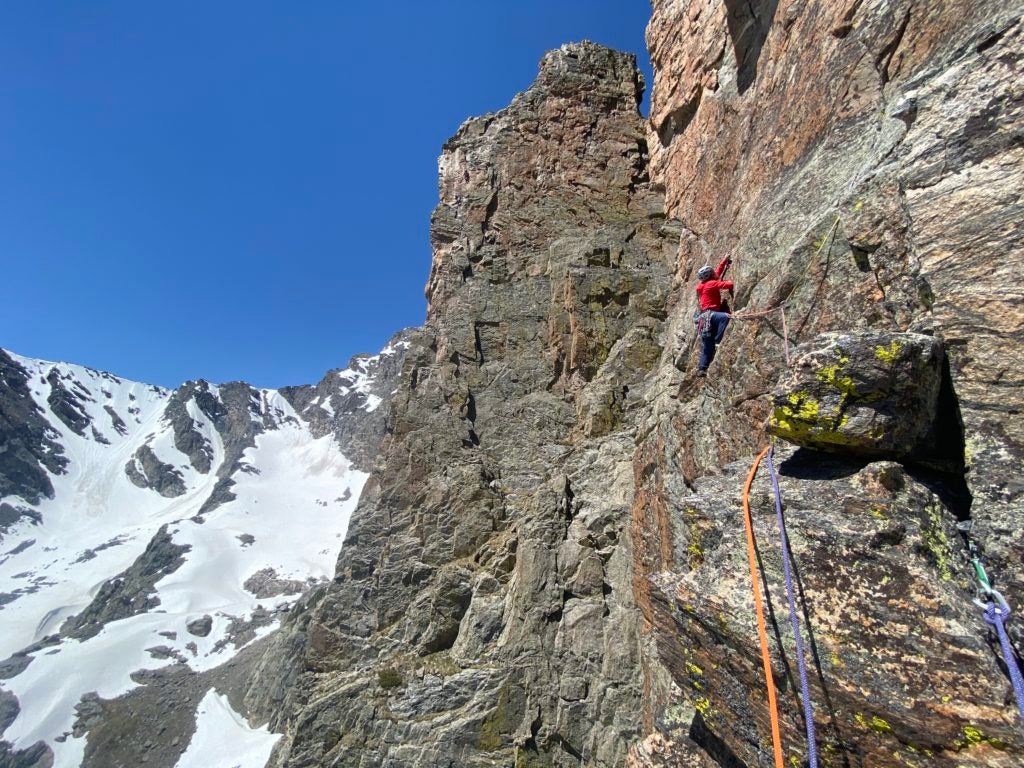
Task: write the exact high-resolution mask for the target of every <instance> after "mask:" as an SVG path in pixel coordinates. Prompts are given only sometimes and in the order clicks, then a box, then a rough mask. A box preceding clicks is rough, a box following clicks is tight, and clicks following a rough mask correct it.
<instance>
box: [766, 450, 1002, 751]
mask: <svg viewBox="0 0 1024 768" xmlns="http://www.w3.org/2000/svg"><path fill="white" fill-rule="evenodd" d="M774 453H775V447H774V446H773V447H772V448H771V450H769V451H768V471H769V472H770V473H771V476H772V490H773V491H774V492H775V515H776V516H777V517H778V519H779V536H780V538H781V539H782V571H783V573H784V574H785V576H786V599H787V600H789V623H790V624H791V625H792V626H793V637H794V638H796V666H797V669H798V670H799V672H800V695H801V697H802V698H803V705H804V725H805V726H806V728H807V761H808V764H809V765H810V768H818V744H817V740H816V739H815V737H814V711H813V710H812V709H811V692H810V686H809V685H808V684H807V666H806V665H805V664H804V641H803V638H802V636H801V634H800V619H799V618H797V613H796V597H795V596H794V594H793V593H794V589H793V576H792V573H791V570H792V568H791V566H790V562H789V541H788V540H787V539H786V521H785V519H784V518H783V517H782V491H780V490H779V476H778V475H777V474H775V464H774V463H773V462H772V456H773V454H774ZM1018 674H1019V673H1018Z"/></svg>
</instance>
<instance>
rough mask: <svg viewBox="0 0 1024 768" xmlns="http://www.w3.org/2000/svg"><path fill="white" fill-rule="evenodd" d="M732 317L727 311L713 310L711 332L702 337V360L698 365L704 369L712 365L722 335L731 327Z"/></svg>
mask: <svg viewBox="0 0 1024 768" xmlns="http://www.w3.org/2000/svg"><path fill="white" fill-rule="evenodd" d="M730 319H731V317H730V316H729V314H728V313H726V312H712V313H711V318H710V320H709V321H708V324H709V326H710V331H711V333H710V334H709V335H708V336H706V337H701V344H702V345H703V346H702V348H701V351H700V362H699V363H697V367H698V368H700V369H701V370H702V371H706V370H707V369H708V366H709V365H711V361H712V360H714V359H715V349H716V348H717V347H718V345H719V344H720V343H721V341H722V337H723V336H725V329H726V328H728V327H729V320H730Z"/></svg>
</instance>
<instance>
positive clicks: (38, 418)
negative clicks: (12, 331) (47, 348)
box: [0, 350, 67, 526]
mask: <svg viewBox="0 0 1024 768" xmlns="http://www.w3.org/2000/svg"><path fill="white" fill-rule="evenodd" d="M54 437H55V435H54V434H53V430H52V429H51V428H50V427H49V425H47V423H46V421H45V419H43V418H42V412H41V410H40V408H39V406H38V405H37V404H36V403H35V402H34V401H33V400H32V396H31V394H30V393H29V389H28V374H27V373H26V372H25V370H24V369H23V368H22V367H21V366H19V365H18V364H17V363H15V361H14V360H12V359H11V357H10V356H9V355H8V354H7V353H6V352H4V351H3V350H0V497H4V496H19V497H21V498H22V499H24V500H25V501H26V502H27V503H28V504H38V503H39V501H40V499H43V498H51V497H52V496H53V482H52V481H51V480H50V478H49V477H48V476H47V473H46V470H49V471H50V472H56V473H60V472H63V470H64V468H65V467H66V466H67V459H66V458H64V456H63V455H62V454H63V450H61V448H60V446H59V445H58V444H57V443H56V442H55V440H54ZM3 508H10V509H11V514H12V516H13V510H14V507H13V505H8V504H3V505H0V510H2V509H3ZM0 515H2V511H0ZM18 517H20V514H19V515H18ZM15 519H17V518H15ZM3 520H4V518H3V517H0V526H2V525H3V524H4V522H3ZM7 522H8V524H9V523H10V522H13V520H9V521H7Z"/></svg>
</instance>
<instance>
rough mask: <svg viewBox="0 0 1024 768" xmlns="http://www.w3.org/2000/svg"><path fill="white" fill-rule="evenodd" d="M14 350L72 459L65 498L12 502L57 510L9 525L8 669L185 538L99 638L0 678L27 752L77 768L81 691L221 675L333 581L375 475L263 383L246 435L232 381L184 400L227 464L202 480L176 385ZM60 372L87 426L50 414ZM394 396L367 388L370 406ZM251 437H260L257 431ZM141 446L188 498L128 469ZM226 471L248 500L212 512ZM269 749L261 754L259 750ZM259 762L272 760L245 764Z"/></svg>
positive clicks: (16, 740)
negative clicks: (136, 566) (110, 585)
mask: <svg viewBox="0 0 1024 768" xmlns="http://www.w3.org/2000/svg"><path fill="white" fill-rule="evenodd" d="M8 354H9V353H8ZM10 358H11V359H13V360H14V362H15V363H16V364H17V365H19V366H21V367H22V368H23V369H24V371H25V372H26V373H27V374H28V377H29V388H30V390H31V396H32V400H33V401H34V403H35V405H36V406H37V407H38V408H39V411H40V412H41V413H42V415H43V416H44V418H45V419H46V422H47V424H48V428H49V429H51V430H52V433H51V434H50V437H51V438H53V439H54V441H55V442H57V443H58V444H59V445H60V446H61V447H62V448H63V451H64V455H65V456H66V458H67V459H68V464H67V467H66V471H65V473H64V474H56V473H52V472H51V473H49V474H50V480H51V481H52V484H53V489H54V493H53V498H43V499H42V500H41V501H40V502H39V503H38V504H29V503H28V500H27V499H25V498H22V497H17V496H14V497H4V498H0V502H8V503H9V504H12V505H15V506H18V507H21V508H29V509H31V510H32V511H33V513H34V514H33V517H38V518H41V519H39V520H38V521H36V520H33V519H31V518H29V517H23V518H21V519H20V520H19V521H18V522H16V523H15V524H14V525H13V526H10V527H9V528H8V529H7V530H6V532H2V529H0V621H2V623H3V632H2V633H0V659H3V658H5V657H8V656H10V655H11V654H14V653H16V652H18V651H21V650H22V649H25V648H27V647H29V646H32V644H34V643H39V642H40V641H44V640H45V638H47V637H48V636H53V635H55V634H56V633H58V632H60V630H61V627H62V625H63V624H64V622H65V620H66V619H67V618H68V617H70V616H74V615H76V614H78V613H80V612H81V611H83V610H84V609H86V607H87V606H89V605H90V603H91V601H92V600H93V598H94V596H95V595H96V594H97V592H99V590H100V589H101V587H103V585H104V584H105V583H106V582H108V581H109V580H111V579H112V578H114V577H116V576H118V575H119V574H121V573H122V572H124V571H125V570H126V569H128V568H129V566H131V565H132V564H133V562H135V561H136V559H137V558H139V557H140V555H143V552H144V551H145V550H146V547H147V545H148V544H149V543H150V541H151V540H152V539H153V537H154V535H155V534H157V532H158V531H160V529H161V527H162V526H167V532H168V533H169V534H170V536H171V541H172V542H173V545H175V546H182V547H188V549H187V551H184V552H183V554H182V555H181V557H182V558H183V559H184V562H183V563H181V564H180V566H178V567H177V568H174V569H172V570H170V571H169V572H166V573H164V574H163V575H162V576H161V577H160V578H159V580H158V581H156V582H155V584H154V585H153V587H152V589H151V590H148V593H147V594H146V595H144V596H143V597H145V598H146V600H147V606H148V607H147V608H146V609H145V610H141V611H137V612H135V613H134V615H127V616H125V617H120V618H117V619H116V620H113V621H109V622H107V623H105V624H104V625H103V626H102V628H101V629H100V630H99V632H98V633H96V634H94V636H91V637H86V638H85V639H76V638H72V637H68V636H66V635H67V632H66V631H65V633H64V634H65V636H63V637H61V638H56V639H54V640H53V641H52V642H51V643H50V644H47V645H45V647H41V648H38V649H35V650H33V652H32V653H30V658H31V661H30V663H29V664H28V666H27V667H26V668H25V669H24V670H23V671H21V672H20V673H19V674H16V675H14V676H13V677H10V678H9V679H6V680H2V681H0V688H3V689H6V690H7V691H10V692H11V693H13V694H14V695H15V696H17V699H18V703H19V706H20V710H21V711H20V714H19V715H18V717H17V718H16V719H15V720H14V722H13V723H12V724H11V725H10V726H9V727H8V728H7V730H6V731H5V732H4V733H3V734H2V738H3V739H4V740H5V741H7V742H10V743H11V744H12V745H13V748H14V749H16V750H17V749H25V748H28V747H30V746H32V745H33V744H35V743H36V742H38V741H44V742H46V743H47V744H48V745H49V746H50V748H51V749H52V750H53V751H54V755H55V763H54V765H55V766H56V768H77V766H79V765H80V763H81V760H82V757H83V754H84V748H85V736H81V737H75V736H73V735H72V726H73V724H74V722H75V718H76V713H75V705H76V704H77V703H78V702H79V701H80V700H81V697H82V695H83V694H86V693H89V692H93V691H95V692H96V693H98V694H99V696H100V697H101V698H104V699H109V698H113V697H116V696H118V695H120V694H123V693H125V692H126V691H128V690H130V689H131V688H132V687H134V686H135V685H136V683H135V682H133V680H132V678H131V673H132V672H134V671H136V670H140V669H155V668H159V667H161V666H165V665H168V664H172V663H174V662H175V661H178V662H183V663H186V664H188V665H189V666H190V667H192V668H193V669H195V670H197V671H203V670H207V669H211V668H213V667H216V666H218V665H220V664H223V663H224V662H225V661H227V660H228V659H230V658H231V657H232V656H234V655H235V654H237V653H238V651H239V650H240V649H241V648H242V647H244V645H245V644H246V643H247V642H251V641H252V640H254V639H255V638H258V637H260V636H263V635H265V634H266V633H268V632H272V631H274V629H276V627H277V626H278V624H279V621H278V617H279V615H280V612H281V611H282V610H286V609H287V607H288V605H289V604H290V603H291V602H294V600H296V599H297V598H298V597H299V595H300V593H301V592H302V591H303V590H304V589H306V588H308V587H309V586H311V585H312V584H315V583H316V582H318V581H322V580H325V579H328V578H330V576H331V575H332V573H333V568H334V564H335V561H336V559H337V556H338V552H339V550H340V548H341V543H342V540H343V539H344V535H345V530H346V528H347V525H348V519H349V516H350V515H351V513H352V510H353V509H354V508H355V505H356V503H357V501H358V498H359V495H360V492H361V491H362V487H363V483H364V482H365V480H366V477H367V475H366V474H365V473H364V472H361V471H359V470H357V469H355V468H354V467H353V466H352V463H351V462H350V461H349V460H348V459H347V458H346V457H345V456H344V455H343V454H342V453H341V450H340V449H339V447H338V444H337V442H336V441H335V438H334V436H333V435H332V434H326V435H323V436H321V437H314V436H313V434H312V433H311V431H310V428H309V424H308V423H307V421H306V420H305V419H304V418H303V417H302V416H301V415H299V414H297V413H296V412H295V410H294V409H293V408H292V406H291V405H290V404H289V402H288V400H287V399H286V398H285V397H284V396H282V395H281V394H280V393H279V392H277V391H274V390H255V389H253V390H251V393H250V396H249V398H248V402H246V403H244V404H243V406H244V408H248V409H249V410H248V417H249V418H248V422H247V421H246V419H245V418H244V414H243V416H242V418H241V422H242V423H243V426H244V429H242V428H240V427H238V426H231V425H233V424H235V422H232V421H231V419H230V418H228V417H226V416H225V413H230V411H231V407H233V406H232V405H231V404H230V403H229V402H228V401H227V400H226V399H225V398H224V397H223V394H222V392H221V390H220V389H218V388H217V387H213V386H207V385H204V386H203V387H200V388H198V389H197V388H195V387H193V388H192V389H189V390H185V389H184V388H183V390H181V391H187V392H192V391H193V390H195V391H196V392H199V394H196V395H195V396H194V397H190V399H188V400H187V402H186V407H185V411H186V412H187V418H185V417H179V418H180V419H184V421H182V422H181V423H184V424H186V425H187V424H188V420H189V419H191V425H190V427H189V428H190V429H191V431H192V432H194V433H195V434H194V435H192V437H193V439H195V440H196V441H198V443H200V444H202V443H203V441H205V445H206V446H207V448H208V451H207V452H208V454H209V455H211V456H212V462H211V466H210V467H209V468H208V469H207V471H205V472H204V471H202V469H203V468H202V467H199V468H197V467H196V466H195V465H194V463H193V461H192V460H190V458H189V456H188V455H186V453H184V452H182V450H179V448H178V447H176V442H177V441H176V435H175V428H174V425H173V424H172V421H171V418H170V417H169V415H168V406H169V404H170V402H171V400H172V398H173V396H174V394H175V393H173V392H171V391H169V390H165V389H161V388H159V387H151V386H148V385H145V384H140V383H137V382H131V381H126V380H123V379H120V378H117V377H115V376H112V375H110V374H107V373H102V372H99V371H94V370H91V369H88V368H84V367H81V366H76V365H69V364H65V363H49V362H44V361H40V360H33V359H29V358H23V357H19V356H16V355H10ZM54 372H56V374H57V376H58V377H59V385H57V386H60V387H63V389H64V390H65V391H66V392H67V393H70V395H69V397H70V398H71V401H72V402H73V403H74V404H75V407H76V408H78V410H80V411H81V413H82V415H84V417H85V418H87V419H88V422H89V423H88V426H87V427H85V428H84V429H83V428H81V424H72V425H70V426H69V424H67V423H65V420H62V418H59V417H58V415H57V413H56V412H55V410H54V408H53V407H52V399H53V389H54V384H53V381H54V377H53V373H54ZM341 375H342V378H343V379H345V380H346V384H347V386H348V387H352V386H353V385H356V386H364V385H365V383H364V382H365V379H366V374H365V372H363V371H343V372H341ZM232 386H235V385H232ZM207 393H208V395H211V396H212V399H210V397H208V396H207ZM204 398H205V399H204ZM179 399H180V397H179ZM244 399H245V398H243V400H244ZM325 401H326V398H325ZM379 404H380V402H379V398H376V397H374V396H372V395H370V394H369V393H368V392H367V397H366V398H365V403H364V404H363V406H362V408H361V410H362V411H363V412H370V411H372V410H374V409H376V408H377V407H378V406H379ZM332 415H333V414H332ZM356 417H357V415H356V416H353V415H349V416H347V418H356ZM339 418H341V417H339ZM235 421H236V422H237V421H238V420H237V419H236V420H235ZM181 423H179V425H178V427H179V431H180V427H181ZM226 425H228V426H226ZM74 426H78V429H77V430H76V429H75V428H73V427H74ZM240 429H241V431H240ZM321 431H322V430H321ZM248 432H252V433H253V434H252V436H251V438H245V434H248ZM244 439H249V440H250V442H251V443H252V444H251V445H249V446H248V447H246V448H245V449H244V451H242V452H241V455H240V458H238V459H237V460H235V461H233V462H231V461H229V458H230V457H228V454H229V453H230V449H231V446H237V444H239V441H242V440H244ZM143 446H148V447H149V449H150V450H151V451H152V453H153V454H154V455H155V457H156V459H157V460H158V462H159V463H160V464H161V465H162V466H164V471H165V472H167V473H176V474H177V475H178V476H179V477H180V479H181V481H182V487H179V488H177V490H179V491H181V492H180V494H179V495H176V496H171V495H162V493H161V492H158V491H157V490H156V489H155V487H140V485H139V484H137V483H136V482H133V481H132V480H131V479H130V478H129V476H128V473H127V472H126V465H128V464H129V463H131V462H136V463H135V466H136V468H139V467H141V464H139V463H138V460H137V459H136V458H133V457H136V455H137V452H138V451H139V449H140V448H141V447H143ZM236 455H237V452H236ZM199 463H200V464H202V462H199ZM223 477H229V478H230V479H231V480H232V481H233V485H232V486H231V488H230V491H231V494H233V495H234V498H233V499H229V500H227V501H222V502H221V503H220V505H219V506H216V507H215V508H214V509H212V510H210V511H205V512H204V513H203V514H202V515H200V510H201V509H202V508H203V505H204V503H206V502H207V500H208V499H209V498H210V496H211V494H212V493H213V491H214V488H215V486H216V485H217V483H218V480H220V479H222V478H223ZM169 493H170V492H168V494H169ZM26 495H28V494H26ZM153 598H156V600H153ZM157 601H158V603H157ZM204 617H209V619H208V620H207V621H208V623H209V631H208V632H206V633H204V632H203V631H202V629H203V628H202V627H201V626H200V628H199V629H196V626H195V625H193V627H192V630H194V631H192V630H190V627H189V625H190V623H193V622H196V621H197V620H199V621H200V625H201V624H202V622H203V620H204ZM65 629H66V627H65ZM154 648H155V649H158V650H157V651H155V652H151V651H149V650H147V649H154ZM211 695H212V694H211ZM223 706H224V705H220V704H217V702H216V700H215V699H213V698H210V696H208V697H207V699H204V701H203V705H202V707H201V709H203V711H205V712H208V713H215V712H217V711H220V713H221V714H220V715H215V714H207V715H204V716H202V717H201V718H200V724H201V728H200V734H197V736H196V738H197V739H198V738H202V739H211V738H215V737H216V736H215V733H216V732H217V731H220V730H224V731H225V735H227V733H226V730H225V729H223V728H221V727H220V726H216V727H214V726H213V725H211V723H214V722H220V720H218V719H217V718H221V719H223V717H226V715H225V713H224V711H223ZM218 707H220V710H218V709H217V708H218ZM204 708H205V709H204ZM228 711H230V710H228ZM232 717H234V718H235V720H236V721H237V719H238V716H237V715H234V714H233V713H232ZM210 718H213V719H212V720H211V719H210ZM204 724H205V725H204ZM210 728H213V730H210ZM204 729H205V730H204ZM261 738H263V740H262V741H258V743H259V744H260V745H265V744H267V743H270V744H271V745H272V743H273V737H270V738H271V740H270V741H269V742H267V741H266V737H265V736H264V737H261ZM243 741H245V739H243ZM246 743H249V742H246ZM252 743H253V744H256V743H257V742H255V741H254V742H252ZM262 749H263V747H262V746H260V747H259V748H258V749H257V748H256V747H253V750H254V751H253V752H252V755H257V754H263V751H261V750H262ZM266 752H267V753H269V747H267V749H266ZM251 760H253V761H255V760H256V758H255V757H252V758H251ZM264 761H265V755H264ZM236 762H237V761H236ZM183 764H186V765H187V764H191V763H188V762H186V763H183ZM250 764H251V765H257V764H258V765H262V763H258V762H250V758H246V762H245V765H246V766H248V765H250Z"/></svg>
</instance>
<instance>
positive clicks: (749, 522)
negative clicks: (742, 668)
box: [743, 446, 785, 768]
mask: <svg viewBox="0 0 1024 768" xmlns="http://www.w3.org/2000/svg"><path fill="white" fill-rule="evenodd" d="M769 450H771V446H768V447H767V448H765V449H764V450H763V451H761V452H760V453H759V454H757V458H756V459H754V465H753V466H752V467H751V468H750V472H749V473H748V474H747V482H746V484H745V485H744V486H743V523H744V525H745V526H746V529H747V560H748V561H749V563H750V587H751V589H752V591H753V593H754V611H755V612H756V613H757V635H758V639H759V641H760V644H761V662H762V664H763V666H764V681H765V686H766V687H767V689H768V715H769V716H770V717H771V725H772V751H773V753H774V755H775V768H785V761H784V760H783V759H782V736H781V734H780V732H779V705H778V702H776V700H775V681H774V678H773V677H772V657H771V654H770V653H769V652H768V630H767V628H766V626H765V621H764V605H763V603H762V601H761V590H760V587H759V586H758V584H757V549H756V547H755V546H754V523H753V518H752V517H751V514H750V486H752V485H753V484H754V478H755V477H756V476H757V468H758V467H759V466H760V465H761V460H762V459H763V458H764V457H765V456H766V455H767V454H768V451H769Z"/></svg>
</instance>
